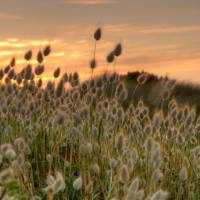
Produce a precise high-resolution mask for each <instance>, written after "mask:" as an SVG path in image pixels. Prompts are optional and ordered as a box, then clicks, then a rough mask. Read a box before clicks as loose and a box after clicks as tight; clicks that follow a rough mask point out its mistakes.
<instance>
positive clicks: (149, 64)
mask: <svg viewBox="0 0 200 200" xmlns="http://www.w3.org/2000/svg"><path fill="white" fill-rule="evenodd" d="M199 10H200V1H199V0H0V27H1V28H0V30H1V31H0V67H2V68H3V67H5V66H6V65H8V64H9V62H10V60H11V58H12V57H13V56H15V57H16V58H17V67H16V71H17V70H20V69H21V68H22V67H23V66H25V65H26V62H25V61H24V59H23V55H24V53H25V52H26V51H28V50H29V49H32V50H33V51H34V57H36V54H37V52H38V51H39V50H41V49H43V48H44V47H45V46H46V45H48V44H50V45H51V47H52V54H51V55H50V56H49V57H48V58H47V59H46V60H45V66H46V70H45V77H46V78H47V79H48V78H51V77H52V71H53V70H54V69H55V68H57V67H60V68H61V71H62V72H63V73H64V72H69V73H70V72H74V71H78V72H79V73H80V76H81V79H82V80H84V79H87V78H89V77H90V76H91V70H90V68H89V61H90V60H91V59H92V55H93V49H94V39H93V32H94V30H95V29H96V28H97V27H101V28H102V31H103V34H102V40H101V41H99V42H98V43H97V52H96V59H97V61H98V66H97V68H96V69H95V72H94V73H95V75H99V74H100V73H103V72H105V70H106V69H108V70H109V71H110V72H112V71H113V70H116V71H117V72H119V73H121V74H126V73H127V72H132V71H135V70H143V71H147V72H151V73H155V74H158V75H164V76H165V75H167V76H169V77H171V78H176V79H178V80H181V81H189V82H195V83H200V37H199V36H200V12H199ZM118 42H120V43H122V45H123V54H122V56H121V57H120V58H119V59H117V61H116V63H115V67H113V66H112V65H109V66H108V67H107V63H106V56H107V54H108V53H110V52H111V51H112V49H113V48H114V47H115V45H116V44H117V43H118ZM35 62H36V61H35V60H33V61H32V63H33V65H34V64H35Z"/></svg>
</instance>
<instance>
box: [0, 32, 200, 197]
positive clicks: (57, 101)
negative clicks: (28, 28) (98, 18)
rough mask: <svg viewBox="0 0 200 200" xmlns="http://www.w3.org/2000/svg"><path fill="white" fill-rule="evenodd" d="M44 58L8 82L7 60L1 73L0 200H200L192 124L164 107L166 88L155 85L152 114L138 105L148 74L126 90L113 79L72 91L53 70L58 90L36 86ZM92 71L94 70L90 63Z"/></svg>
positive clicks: (194, 120) (196, 127)
mask: <svg viewBox="0 0 200 200" xmlns="http://www.w3.org/2000/svg"><path fill="white" fill-rule="evenodd" d="M94 37H95V40H96V41H98V40H99V39H100V37H101V31H100V30H97V32H95V35H94ZM50 50H51V49H50V47H49V46H48V47H46V48H45V49H44V51H43V52H39V53H38V56H37V60H38V66H37V67H35V68H34V69H33V68H32V66H31V65H30V64H28V66H27V67H25V68H24V69H23V70H22V71H21V72H20V73H18V74H16V73H15V71H14V67H15V59H13V60H12V61H11V63H10V65H9V66H8V67H6V68H5V69H3V70H1V71H0V77H1V79H2V80H4V82H2V84H1V85H0V91H1V92H0V102H1V109H0V131H1V134H0V145H1V146H0V199H2V200H7V199H9V200H11V199H19V200H21V199H24V200H25V199H27V200H28V199H32V200H33V199H48V200H52V199H59V200H61V199H63V200H67V199H69V200H72V199H73V200H79V199H80V200H81V199H91V200H101V199H102V200H104V199H106V200H111V199H112V200H142V199H145V200H167V199H169V200H170V199H171V200H174V199H177V200H181V199H188V200H198V199H200V134H199V132H200V117H199V116H196V111H195V109H194V108H192V107H189V106H187V105H185V106H184V105H181V106H180V105H179V104H178V103H177V102H176V100H174V99H172V93H173V91H174V88H175V87H176V83H175V82H174V81H171V80H168V79H164V80H162V81H161V82H160V83H159V84H160V85H162V86H163V87H162V90H161V92H160V93H159V98H157V100H156V102H157V105H158V106H157V107H156V108H155V109H154V110H151V109H150V108H149V107H148V106H146V105H145V103H144V102H143V98H142V96H140V99H137V101H136V94H137V91H138V90H139V89H140V88H141V87H143V86H144V85H145V84H147V80H148V78H149V75H148V74H146V73H142V74H140V75H139V76H137V82H136V86H135V87H132V89H129V90H127V82H126V81H123V80H122V79H121V78H120V77H119V76H118V75H117V74H116V73H113V74H108V73H107V74H104V75H103V76H101V77H99V78H95V79H92V78H91V80H89V81H87V82H85V83H82V84H80V83H79V75H78V73H74V74H70V75H69V74H66V73H65V74H63V75H62V76H61V75H60V69H59V68H57V69H56V70H55V71H54V73H53V76H54V79H59V81H58V84H55V80H54V81H49V82H48V83H47V84H46V86H44V85H43V83H42V80H41V79H40V76H41V74H42V73H43V71H44V66H43V64H42V63H43V60H44V58H45V57H46V56H48V55H49V53H50ZM121 50H122V49H121V46H120V44H119V45H117V46H116V48H115V50H114V51H112V52H111V54H109V55H108V57H107V61H108V63H112V62H113V60H114V59H116V58H117V57H118V56H120V55H121ZM95 52H96V44H95ZM31 57H32V52H31V51H29V52H27V53H26V54H25V59H26V60H27V62H29V61H30V59H31ZM94 57H95V56H94ZM90 64H91V65H90V67H91V69H92V72H93V70H94V69H95V67H96V61H95V58H94V59H93V60H92V61H91V63H90ZM36 78H37V79H36ZM66 84H69V85H70V86H71V89H68V90H67V89H66V87H65V86H66ZM137 96H138V94H137ZM130 99H131V101H130Z"/></svg>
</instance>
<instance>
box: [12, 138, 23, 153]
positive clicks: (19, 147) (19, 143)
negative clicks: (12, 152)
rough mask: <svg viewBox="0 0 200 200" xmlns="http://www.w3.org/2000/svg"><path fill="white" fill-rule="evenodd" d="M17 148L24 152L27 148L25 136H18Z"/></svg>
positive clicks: (16, 140) (15, 143)
mask: <svg viewBox="0 0 200 200" xmlns="http://www.w3.org/2000/svg"><path fill="white" fill-rule="evenodd" d="M14 145H15V148H16V149H17V151H18V152H24V151H25V148H26V143H25V140H24V139H23V138H17V139H15V141H14Z"/></svg>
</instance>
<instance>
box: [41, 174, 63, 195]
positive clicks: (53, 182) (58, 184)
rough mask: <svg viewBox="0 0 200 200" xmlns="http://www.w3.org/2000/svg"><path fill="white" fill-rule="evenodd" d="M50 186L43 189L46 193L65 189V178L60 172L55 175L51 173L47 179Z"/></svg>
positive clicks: (54, 192) (55, 192)
mask: <svg viewBox="0 0 200 200" xmlns="http://www.w3.org/2000/svg"><path fill="white" fill-rule="evenodd" d="M46 182H47V184H48V186H47V187H46V188H44V189H43V191H44V192H45V193H47V194H48V193H49V192H52V193H53V194H57V193H59V192H63V191H64V190H65V180H64V178H63V176H62V174H61V173H60V172H56V173H55V177H53V176H51V175H49V176H48V177H47V180H46Z"/></svg>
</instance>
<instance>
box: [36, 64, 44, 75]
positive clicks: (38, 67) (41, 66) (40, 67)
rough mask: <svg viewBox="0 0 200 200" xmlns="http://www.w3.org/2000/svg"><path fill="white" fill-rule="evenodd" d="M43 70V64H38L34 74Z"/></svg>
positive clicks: (39, 73)
mask: <svg viewBox="0 0 200 200" xmlns="http://www.w3.org/2000/svg"><path fill="white" fill-rule="evenodd" d="M43 72H44V65H38V66H37V67H36V68H35V74H36V75H41V74H42V73H43Z"/></svg>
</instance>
